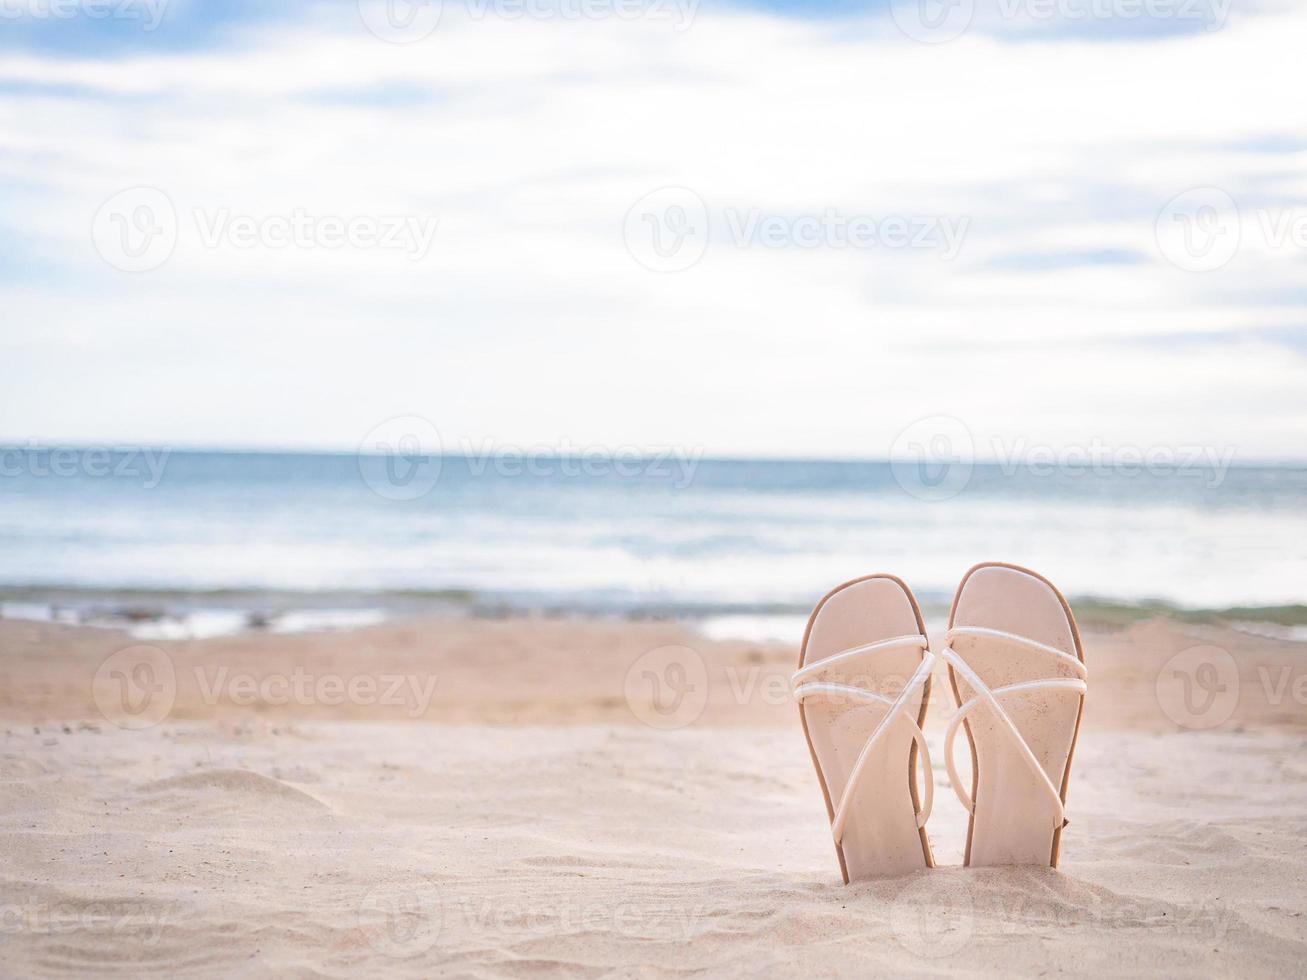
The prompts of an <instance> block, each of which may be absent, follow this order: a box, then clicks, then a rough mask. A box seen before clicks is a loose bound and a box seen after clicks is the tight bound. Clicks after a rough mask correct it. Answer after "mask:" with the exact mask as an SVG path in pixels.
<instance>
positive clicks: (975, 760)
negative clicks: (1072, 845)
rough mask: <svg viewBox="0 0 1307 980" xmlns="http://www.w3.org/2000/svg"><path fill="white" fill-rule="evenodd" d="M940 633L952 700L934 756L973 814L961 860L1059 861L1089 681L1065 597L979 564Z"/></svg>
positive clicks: (1023, 575)
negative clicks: (958, 751) (967, 773)
mask: <svg viewBox="0 0 1307 980" xmlns="http://www.w3.org/2000/svg"><path fill="white" fill-rule="evenodd" d="M944 643H945V648H944V649H943V650H942V651H940V657H941V658H942V659H943V660H944V662H945V663H947V664H948V671H949V682H950V684H951V686H952V688H953V697H954V700H955V703H956V704H957V706H958V708H957V712H956V713H955V714H954V716H953V719H952V721H951V723H950V724H949V728H948V732H947V734H946V735H945V738H944V761H945V764H946V765H947V767H948V773H949V779H950V780H951V782H952V783H953V789H954V791H955V792H956V793H957V795H958V799H959V800H961V801H962V805H963V806H964V807H965V808H966V809H967V810H968V811H969V812H970V813H971V822H970V826H969V827H968V829H967V851H966V859H965V863H966V864H967V865H968V866H978V865H992V864H1039V865H1049V866H1051V867H1057V862H1058V856H1059V851H1060V848H1061V843H1062V828H1063V827H1065V826H1066V811H1065V808H1066V790H1067V781H1068V780H1069V779H1070V776H1071V758H1072V755H1073V754H1074V752H1075V746H1076V738H1077V736H1078V735H1079V732H1080V719H1081V716H1082V715H1083V713H1084V704H1085V692H1086V690H1087V688H1086V684H1085V679H1086V677H1087V670H1086V668H1085V655H1084V650H1083V649H1082V648H1081V645H1080V633H1079V631H1078V630H1077V629H1076V622H1075V619H1074V617H1073V616H1072V615H1071V607H1070V606H1069V605H1068V604H1067V601H1066V599H1065V598H1064V597H1063V596H1062V593H1061V592H1059V591H1058V590H1057V589H1056V588H1055V587H1054V586H1053V585H1052V583H1050V582H1049V581H1048V580H1047V579H1045V578H1044V577H1043V576H1041V575H1037V574H1036V573H1034V572H1032V571H1030V570H1028V569H1025V568H1020V567H1018V566H1016V565H1005V564H1001V563H998V562H989V563H985V564H982V565H977V566H975V567H974V568H972V569H971V570H970V571H969V572H967V574H966V575H965V576H964V577H963V579H962V584H961V585H959V586H958V591H957V595H956V596H955V597H954V599H953V610H952V612H951V614H950V615H949V629H948V633H947V634H945V637H944ZM960 725H961V726H962V727H965V728H966V731H967V738H968V740H969V741H970V742H971V792H970V794H968V793H967V792H966V791H965V790H964V789H963V788H962V780H961V778H960V777H959V776H958V773H957V770H956V769H955V768H954V765H953V740H954V738H955V737H956V735H957V731H958V727H959V726H960Z"/></svg>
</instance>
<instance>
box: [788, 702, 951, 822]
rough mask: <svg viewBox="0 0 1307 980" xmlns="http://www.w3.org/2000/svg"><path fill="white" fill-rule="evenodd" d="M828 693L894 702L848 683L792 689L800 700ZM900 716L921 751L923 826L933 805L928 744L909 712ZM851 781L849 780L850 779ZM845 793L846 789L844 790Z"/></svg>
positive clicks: (932, 773) (888, 703) (920, 813)
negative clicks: (909, 728)
mask: <svg viewBox="0 0 1307 980" xmlns="http://www.w3.org/2000/svg"><path fill="white" fill-rule="evenodd" d="M822 695H829V696H832V697H841V696H843V697H851V698H859V699H861V700H864V701H876V702H879V703H880V704H884V705H887V706H888V707H890V708H892V707H893V706H894V702H893V701H891V700H890V699H889V698H887V697H885V695H883V694H877V693H876V692H875V691H868V690H867V689H866V688H862V687H853V686H852V685H850V684H829V683H825V682H821V681H816V682H812V683H809V684H801V685H799V686H798V687H797V688H795V690H794V696H795V698H796V699H798V700H800V701H802V700H804V699H805V698H809V697H814V696H816V697H820V696H822ZM899 717H900V718H902V719H903V720H904V721H906V722H907V723H908V724H909V725H911V726H912V738H913V740H914V741H915V742H916V743H917V748H918V749H919V750H920V751H921V762H922V767H923V770H924V772H923V774H922V775H923V783H924V796H925V799H924V800H923V801H922V804H921V811H920V812H919V813H918V814H917V826H918V827H924V826H925V825H926V821H927V820H928V819H930V811H931V808H932V807H933V806H934V805H935V777H934V768H933V767H932V765H931V762H930V746H929V745H927V744H926V733H925V732H923V731H922V730H921V726H920V725H918V724H917V721H916V719H915V718H913V717H912V716H911V715H910V714H900V715H899ZM850 782H851V781H850ZM845 792H846V793H847V789H846V791H845Z"/></svg>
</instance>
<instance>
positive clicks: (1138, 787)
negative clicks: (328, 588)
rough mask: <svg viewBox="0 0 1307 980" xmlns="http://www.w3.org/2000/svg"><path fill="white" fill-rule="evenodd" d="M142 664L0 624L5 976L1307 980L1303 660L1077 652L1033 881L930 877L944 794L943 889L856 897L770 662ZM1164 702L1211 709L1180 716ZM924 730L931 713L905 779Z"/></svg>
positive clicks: (428, 644)
mask: <svg viewBox="0 0 1307 980" xmlns="http://www.w3.org/2000/svg"><path fill="white" fill-rule="evenodd" d="M153 647H154V648H155V652H150V651H148V650H147V651H142V650H140V649H138V645H137V644H134V643H133V642H132V641H131V640H130V639H129V638H128V637H126V636H125V635H123V634H121V633H117V632H115V631H110V630H99V629H89V628H74V627H62V626H55V625H49V624H32V623H21V622H15V621H0V731H3V742H2V743H0V745H2V746H3V749H2V755H0V781H2V783H3V791H2V792H0V840H2V841H3V843H2V844H0V848H2V851H0V853H2V855H3V871H0V972H3V973H4V974H6V975H16V976H70V975H71V976H84V975H88V974H102V973H120V974H124V975H141V974H157V975H166V976H172V975H177V974H186V975H231V974H234V973H239V974H242V975H257V976H265V975H278V976H288V975H289V976H345V975H353V974H356V973H361V972H364V971H366V972H368V973H382V972H384V973H386V974H394V975H400V976H408V975H412V976H433V975H439V976H485V977H490V976H512V977H516V976H537V975H538V976H550V975H559V976H564V975H565V976H581V977H601V976H649V977H660V976H691V975H709V976H713V975H727V976H787V975H820V976H834V975H847V976H851V977H852V976H864V975H867V974H869V973H875V972H886V973H891V972H892V973H893V974H896V975H929V976H945V975H974V974H986V973H994V972H1003V973H1019V974H1023V975H1024V974H1051V973H1063V974H1077V975H1079V974H1084V975H1094V976H1103V975H1127V974H1128V975H1135V974H1138V973H1141V972H1145V971H1148V972H1164V973H1165V974H1167V975H1171V976H1185V975H1203V976H1211V975H1232V976H1286V975H1301V974H1302V973H1303V972H1304V969H1305V968H1304V963H1307V920H1305V919H1304V915H1303V912H1304V909H1305V908H1307V846H1305V845H1307V752H1305V751H1304V750H1305V749H1307V724H1305V721H1307V717H1305V716H1307V708H1304V705H1303V703H1302V700H1303V698H1302V695H1307V691H1305V690H1304V687H1307V683H1297V685H1296V686H1295V682H1297V681H1298V680H1299V678H1301V677H1302V676H1303V675H1304V673H1307V657H1304V656H1303V652H1304V651H1303V648H1302V646H1301V645H1300V644H1292V643H1288V642H1284V641H1279V640H1275V639H1270V638H1264V637H1255V636H1247V635H1244V634H1240V633H1235V632H1233V631H1231V630H1228V629H1217V628H1213V627H1195V626H1180V625H1177V624H1174V623H1170V622H1163V621H1155V622H1150V623H1145V624H1141V625H1139V626H1136V627H1134V628H1132V629H1130V630H1128V631H1125V632H1119V633H1111V634H1108V633H1100V632H1094V631H1089V632H1088V635H1087V639H1086V648H1087V653H1088V659H1089V662H1090V665H1091V676H1090V683H1091V700H1090V702H1089V708H1088V712H1087V716H1086V723H1085V724H1086V727H1085V731H1084V733H1083V734H1082V737H1081V741H1080V746H1079V748H1078V750H1077V756H1076V762H1075V772H1074V776H1073V779H1072V786H1071V793H1070V806H1069V814H1070V819H1071V821H1072V824H1071V826H1070V827H1069V828H1068V831H1067V833H1066V835H1065V843H1064V851H1063V865H1062V868H1061V869H1060V870H1057V871H1053V870H1049V869H985V870H968V869H964V868H961V867H958V866H957V864H958V862H959V861H960V859H961V852H962V845H963V840H964V836H965V827H966V822H965V815H964V814H963V813H962V811H961V808H960V807H959V806H958V805H957V803H956V801H955V800H954V798H953V796H952V793H951V791H950V790H949V789H948V786H947V777H946V775H945V774H944V771H943V766H942V765H939V766H938V768H937V772H936V783H937V794H936V797H937V798H936V806H935V815H934V816H933V817H932V819H931V822H930V825H929V829H930V833H931V838H932V842H933V844H934V847H935V853H936V856H937V858H938V859H939V861H940V862H941V864H943V865H945V866H944V867H941V868H939V869H937V870H934V871H929V872H923V873H921V874H917V875H913V876H910V877H906V878H895V879H888V880H884V881H877V882H872V883H865V884H858V885H854V886H851V887H845V886H843V885H842V884H841V883H840V878H839V872H838V867H837V865H836V862H835V858H834V853H833V849H832V847H831V844H830V839H829V832H828V830H827V828H826V818H825V812H824V809H823V806H822V802H821V797H820V793H819V790H818V788H817V785H816V781H815V777H814V776H813V773H812V769H811V763H810V761H809V759H808V754H807V749H806V747H805V745H804V743H803V739H802V736H801V733H800V731H799V727H798V722H797V717H796V713H795V710H794V706H793V705H792V704H791V703H789V701H788V699H787V698H786V697H785V695H784V685H783V679H784V678H785V676H786V675H787V674H788V671H789V670H790V669H791V666H792V663H793V660H794V656H795V651H794V650H793V649H792V648H789V647H786V646H784V645H770V646H759V645H756V644H745V643H710V642H708V641H705V640H703V639H702V638H700V637H698V636H697V635H696V634H695V633H694V632H693V631H691V630H690V629H688V628H686V627H682V626H679V625H676V624H666V623H625V622H608V621H544V620H508V621H502V622H484V621H455V620H451V621H433V622H413V623H404V624H392V625H386V626H380V627H374V628H369V629H364V630H357V631H352V632H342V633H330V634H313V635H300V636H268V635H257V634H251V635H246V636H242V637H236V638H229V639H218V640H209V641H204V642H191V643H164V644H154V645H153ZM124 650H126V651H127V652H126V653H123V652H122V651H124ZM651 651H652V652H651ZM687 651H688V652H687ZM1186 651H1187V652H1186ZM161 657H162V659H160V658H161ZM106 658H111V659H106ZM1224 658H1228V660H1226V659H1224ZM1202 664H1207V665H1208V666H1210V667H1211V668H1212V670H1211V671H1209V672H1207V673H1205V674H1203V673H1200V672H1199V671H1198V667H1200V666H1201V665H1202ZM1231 665H1232V666H1231ZM115 670H117V671H121V673H120V674H118V675H114V674H113V672H114V671H115ZM169 671H171V676H169V674H168V672H169ZM700 671H702V673H700ZM1212 671H1214V673H1213V672H1212ZM97 672H98V673H99V685H100V686H99V687H98V688H97V687H96V686H95V685H96V678H97ZM297 672H298V673H297ZM1182 675H1188V676H1190V677H1191V681H1190V683H1191V684H1192V683H1193V681H1192V678H1200V680H1202V681H1203V683H1204V685H1205V686H1203V687H1202V688H1201V689H1195V690H1193V691H1191V692H1190V694H1191V697H1190V700H1189V701H1188V702H1185V701H1184V700H1183V693H1184V692H1183V682H1184V677H1183V676H1182ZM124 678H128V679H129V680H128V681H124ZM297 678H298V679H297ZM1159 678H1160V680H1159ZM654 679H660V680H661V682H662V684H663V689H662V690H661V691H660V690H656V689H655V688H654V686H653V680H654ZM124 683H126V684H127V686H126V687H124ZM132 684H135V685H137V686H136V687H132ZM1221 687H1223V688H1224V690H1223V691H1221V690H1219V689H1220V688H1221ZM147 688H148V689H149V690H150V691H151V692H152V693H151V697H150V699H149V701H148V702H147V700H146V699H145V698H144V697H142V696H135V695H139V694H140V692H141V691H143V690H146V689H147ZM124 690H128V691H130V692H132V693H133V695H134V696H133V697H128V698H127V700H126V702H124V701H123V698H122V696H121V695H122V692H123V691H124ZM676 690H679V692H680V694H681V698H680V701H679V703H678V702H677V701H676V700H675V698H674V697H673V693H674V691H676ZM944 690H945V686H944V685H939V686H938V687H937V691H938V692H943V691H944ZM97 691H98V698H97ZM1209 691H1210V693H1211V696H1210V697H1206V696H1200V695H1203V694H1204V692H1209ZM341 692H343V693H341ZM1232 693H1233V701H1231V694H1232ZM387 694H389V695H390V696H387ZM660 694H661V695H662V697H663V700H662V701H661V702H657V703H656V702H655V700H654V699H655V697H656V696H658V695H660ZM659 709H661V710H659ZM1199 709H1202V710H1199ZM946 719H947V698H946V696H942V695H941V696H937V697H936V698H935V700H934V702H933V704H932V714H931V719H930V722H929V724H928V735H929V737H930V738H931V739H932V741H933V742H934V743H935V747H938V743H939V738H940V734H941V732H942V729H943V726H944V724H945V722H946ZM123 726H127V727H123ZM133 726H139V727H133Z"/></svg>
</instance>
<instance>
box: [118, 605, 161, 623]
mask: <svg viewBox="0 0 1307 980" xmlns="http://www.w3.org/2000/svg"><path fill="white" fill-rule="evenodd" d="M113 615H114V617H115V618H117V619H125V620H127V622H129V623H157V622H158V621H159V620H161V619H163V618H164V616H165V615H166V613H165V612H164V611H163V610H162V609H152V608H150V607H149V606H123V607H121V608H118V609H115V610H114V611H113Z"/></svg>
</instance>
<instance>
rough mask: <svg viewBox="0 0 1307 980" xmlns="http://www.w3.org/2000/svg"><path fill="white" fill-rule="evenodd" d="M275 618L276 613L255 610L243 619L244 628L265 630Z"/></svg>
mask: <svg viewBox="0 0 1307 980" xmlns="http://www.w3.org/2000/svg"><path fill="white" fill-rule="evenodd" d="M276 618H277V614H276V613H270V612H261V611H260V610H257V609H256V610H254V611H252V612H250V613H249V614H248V615H247V616H246V617H245V628H246V629H252V630H266V629H267V628H268V627H269V626H271V625H272V621H273V620H274V619H276Z"/></svg>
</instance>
